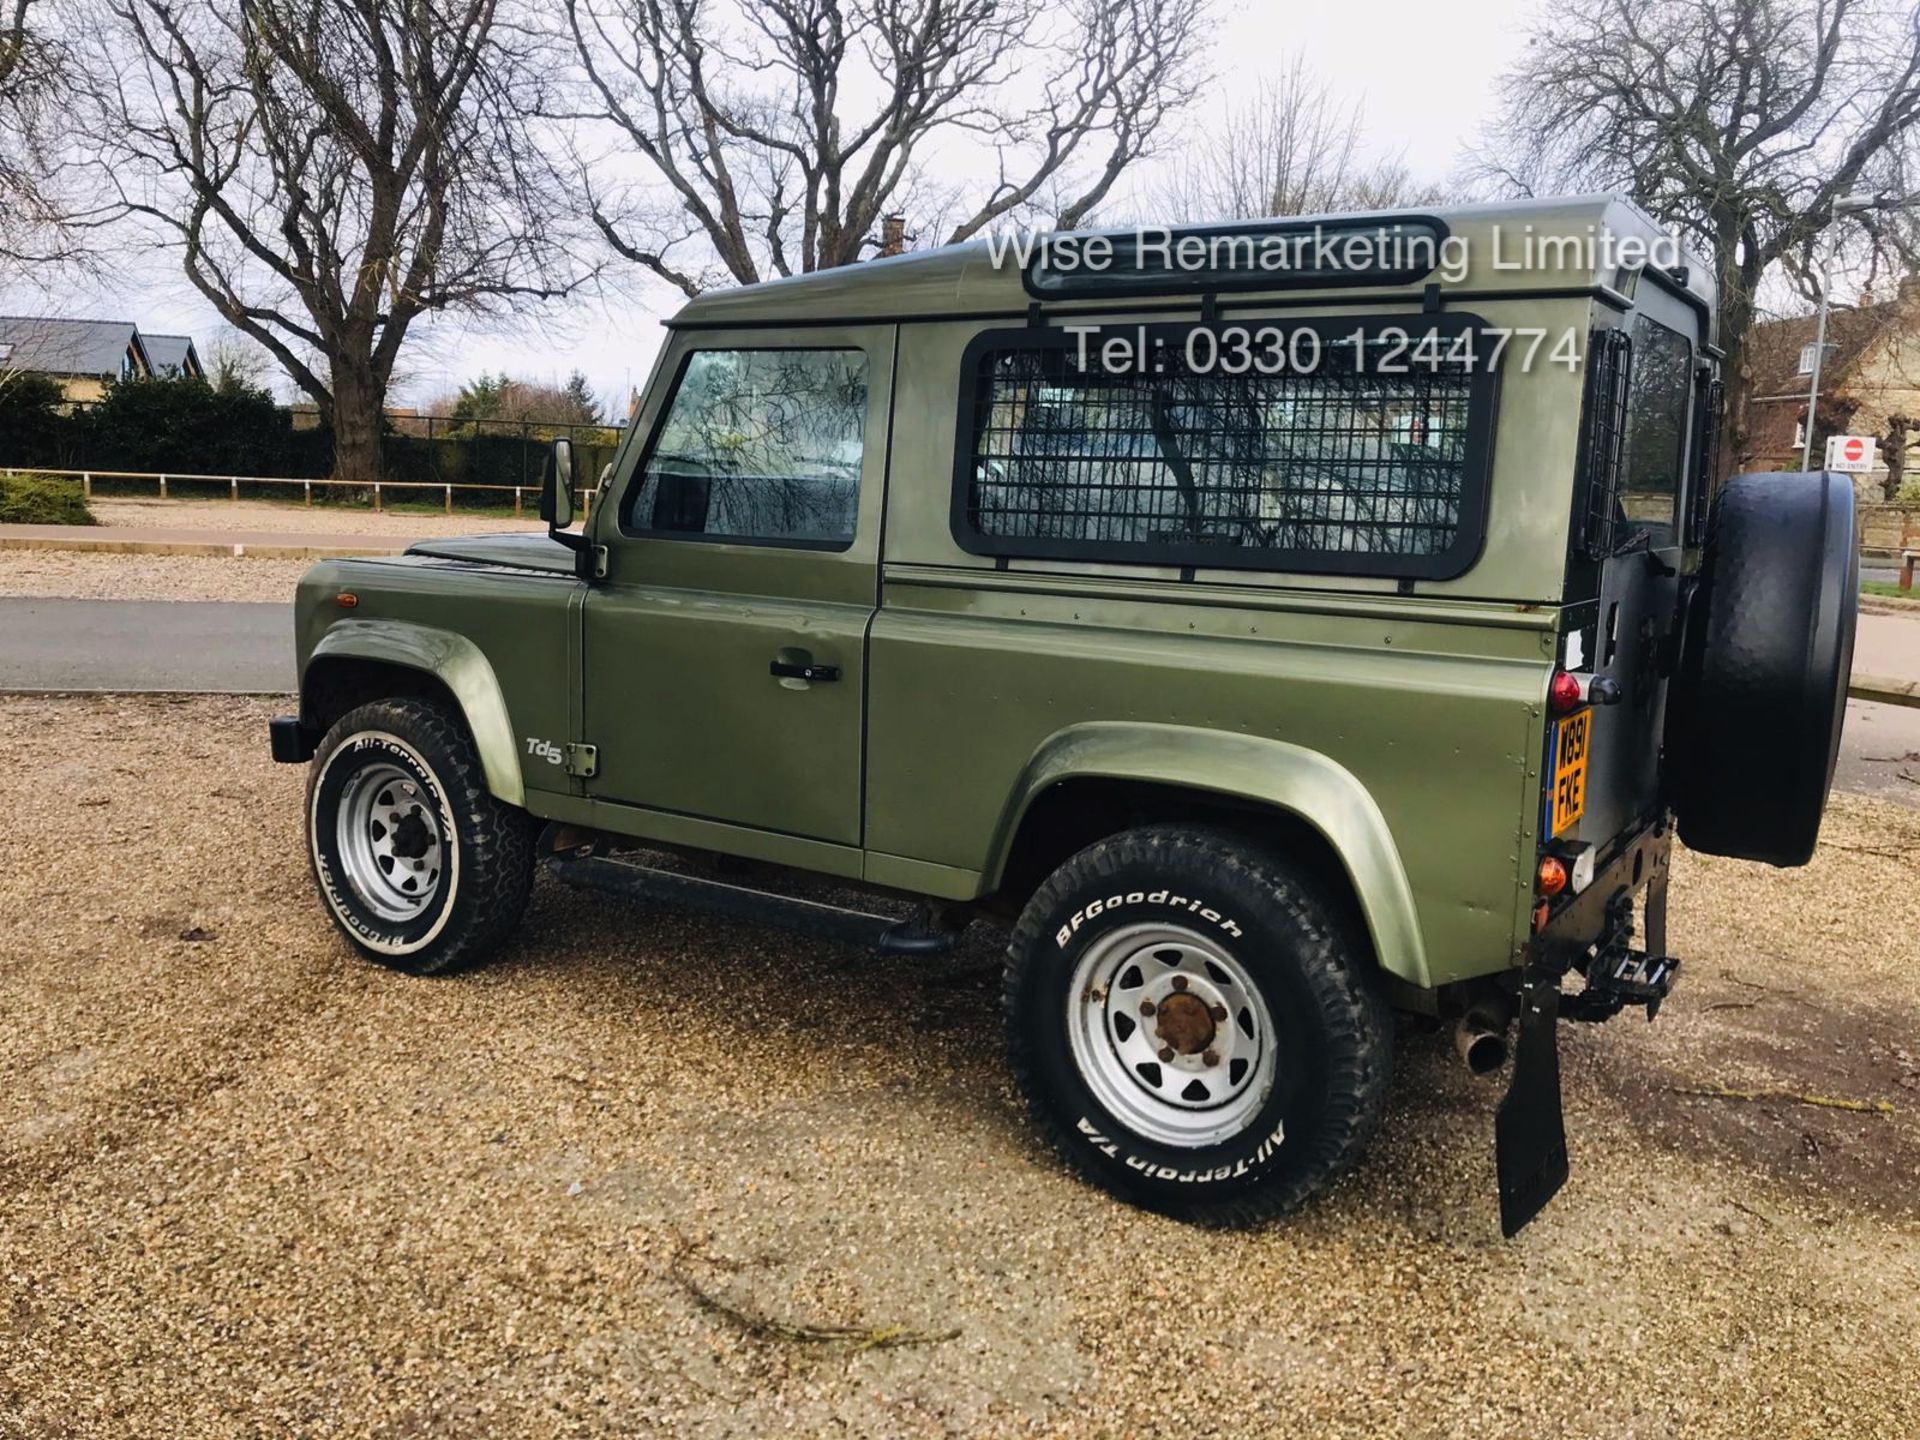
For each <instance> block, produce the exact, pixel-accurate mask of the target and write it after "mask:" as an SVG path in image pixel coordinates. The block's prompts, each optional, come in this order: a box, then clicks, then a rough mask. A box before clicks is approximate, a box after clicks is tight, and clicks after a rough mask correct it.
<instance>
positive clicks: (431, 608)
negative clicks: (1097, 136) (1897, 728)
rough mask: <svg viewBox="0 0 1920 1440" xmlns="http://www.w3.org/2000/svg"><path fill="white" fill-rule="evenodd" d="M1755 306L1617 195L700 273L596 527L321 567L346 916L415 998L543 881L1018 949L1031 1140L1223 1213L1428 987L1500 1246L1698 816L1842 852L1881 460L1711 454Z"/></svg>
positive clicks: (308, 678)
mask: <svg viewBox="0 0 1920 1440" xmlns="http://www.w3.org/2000/svg"><path fill="white" fill-rule="evenodd" d="M1714 309H1715V307H1714V295H1713V290H1712V283H1711V279H1710V275H1709V272H1708V271H1707V270H1706V269H1704V268H1703V267H1702V266H1701V265H1699V264H1698V263H1697V262H1695V261H1692V260H1690V259H1689V258H1688V257H1687V256H1686V255H1684V254H1683V253H1681V252H1680V250H1679V249H1678V247H1677V245H1676V244H1675V243H1674V242H1673V240H1672V238H1671V237H1670V236H1667V235H1665V234H1663V233H1662V232H1661V231H1660V229H1659V228H1658V227H1657V226H1656V225H1654V224H1653V223H1652V222H1651V221H1650V220H1648V219H1647V218H1646V217H1645V216H1644V215H1642V214H1640V213H1639V212H1638V211H1636V210H1634V209H1633V208H1632V207H1630V206H1629V205H1627V204H1625V203H1623V202H1621V201H1619V200H1617V199H1611V198H1607V197H1599V198H1586V199H1569V200H1546V201H1535V202H1527V203H1525V204H1512V205H1500V206H1480V207H1473V208H1462V209H1455V210H1446V211H1435V212H1412V211H1402V212H1392V213H1382V214H1370V215H1355V216H1340V217H1327V218H1322V219H1305V220H1286V221H1261V222H1254V223H1246V224H1234V225H1219V226H1203V227H1196V228H1190V229H1184V230H1175V231H1165V230H1154V229H1150V228H1145V227H1143V228H1139V229H1135V230H1133V231H1129V232H1117V231H1116V232H1111V233H1104V234H1100V235H1079V236H1073V237H1064V236H1053V237H1049V236H1041V237H1037V238H1036V237H1032V236H1022V237H1019V238H1018V240H1009V241H1005V242H1002V241H999V240H996V241H994V242H991V243H980V244H973V245H965V246H957V247H950V248H947V249H941V250H935V251H931V252H926V253H917V254H909V255H905V256H900V257H897V258H887V259H880V260H875V261H873V262H870V263H866V264H861V265H857V266H850V267H847V268H844V269H837V270H830V271H825V272H822V273H818V274H812V275H807V276H804V277H798V278H794V279H790V280H781V281H776V282H774V283H771V284H764V285H754V286H749V287H747V288H744V289H737V290H729V291H724V292H716V293H712V294H708V295H703V296H701V297H700V298H699V299H697V300H694V301H693V302H691V303H690V304H688V305H687V306H686V307H685V308H684V309H682V310H681V311H680V313H679V314H678V315H677V316H676V317H675V318H674V319H673V320H672V321H671V322H670V326H669V334H668V338H667V340H666V342H665V345H664V347H663V349H662V352H661V355H660V359H659V362H658V365H657V366H656V368H655V371H654V374H653V378H652V380H651V381H650V383H649V384H648V387H647V390H646V394H645V398H644V400H643V401H642V402H641V403H640V405H639V407H638V409H637V411H636V412H635V414H634V416H633V421H632V424H631V425H630V426H629V427H628V429H627V431H626V434H625V437H624V439H623V441H622V443H621V445H620V447H619V449H618V452H617V454H616V455H615V457H614V459H613V461H612V463H611V464H610V465H609V466H607V467H606V470H605V472H604V473H603V474H602V475H601V476H600V477H599V479H598V483H597V484H596V485H594V486H593V487H592V489H591V491H590V493H588V494H586V495H585V496H584V497H582V496H580V495H578V494H577V493H576V490H575V486H574V476H573V474H572V469H573V455H572V451H571V449H570V447H569V446H568V445H567V444H566V442H564V441H562V442H556V445H555V447H554V453H553V455H552V456H551V457H550V459H549V462H548V475H547V481H546V484H545V487H544V489H543V499H542V506H543V514H544V515H545V518H546V519H547V520H548V521H549V528H548V531H547V533H545V534H540V533H521V534H513V535H493V536H482V537H478V538H474V539H463V540H445V541H433V542H429V543H423V544H419V545H415V546H414V547H413V548H412V549H411V550H409V551H408V552H407V554H406V555H404V556H399V557H394V558H390V559H364V560H343V561H329V562H326V563H323V564H320V565H317V566H315V567H314V569H313V570H312V571H311V572H310V573H309V574H308V575H307V576H306V578H305V579H304V580H303V581H302V583H301V585H300V590H299V603H298V607H297V614H298V619H297V646H298V659H299V673H300V711H299V714H298V715H296V716H287V717H283V718H281V719H278V720H275V721H274V722H273V726H272V741H273V750H274V755H275V756H276V758H278V759H281V760H284V761H296V762H304V761H311V762H312V763H311V771H310V780H309V785H308V792H307V794H308V800H307V842H308V850H309V855H310V858H311V862H312V866H313V872H314V876H315V878H316V880H317V881H318V883H319V888H320V893H321V896H322V899H323V900H324V902H325V904H326V907H327V909H328V911H329V912H330V913H331V915H332V917H333V919H334V920H335V922H336V923H337V924H338V925H339V927H340V928H341V930H342V931H343V932H344V934H345V935H346V937H347V939H348V940H349V941H350V942H351V943H352V944H353V945H354V946H355V947H357V948H358V949H359V950H361V951H362V952H364V953H365V954H367V955H368V956H370V957H372V958H373V959H375V960H378V961H380V962H382V963H384V964H387V965H390V966H393V967H394V968H396V969H399V970H403V971H407V972H410V973H414V974H431V973H437V972H443V971H448V970H452V969H455V968H457V967H461V966H466V965H471V964H474V963H476V962H478V961H481V960H484V959H485V958H486V957H487V956H488V955H489V954H491V953H492V952H493V951H495V950H496V949H497V948H499V947H500V946H501V945H502V944H503V943H504V942H505V941H506V940H507V938H508V936H509V934H510V933H511V932H512V930H513V929H514V926H515V924H516V922H517V921H518V920H519V918H520V915H521V912H522V909H523V907H524V906H525V903H526V900H527V896H528V891H529V887H530V885H531V883H532V879H533V871H534V868H535V866H536V864H539V865H542V866H544V867H545V868H547V869H548V870H549V871H550V872H551V873H552V874H553V875H554V876H556V877H557V878H559V879H561V880H563V881H566V882H568V883H569V884H573V885H578V886H582V887H593V888H594V889H596V890H610V891H614V892H618V893H621V894H626V895H631V896H638V897H643V898H648V899H652V900H655V901H660V902H665V903H669V904H675V905H680V906H693V907H705V908H708V909H714V910H721V911H725V912H728V913H730V914H732V915H733V916H735V917H736V918H745V919H750V920H757V921H763V922H766V923H777V924H785V925H788V926H792V927H794V928H796V929H800V930H804V931H809V932H812V933H814V934H816V935H823V936H828V937H832V938H835V939H838V940H842V941H846V942H849V943H855V944H866V945H871V946H875V947H878V949H880V950H881V951H883V952H888V953H893V954H898V955H901V956H914V955H925V954H930V953H935V952H938V951H940V950H943V949H945V948H948V947H950V946H952V945H953V944H954V943H955V942H956V939H957V937H958V936H959V935H960V933H961V932H962V931H963V930H964V929H965V927H966V926H967V925H968V924H970V923H971V922H973V921H974V920H976V919H978V920H981V921H985V922H989V923H991V922H1005V923H1006V924H1007V925H1009V926H1010V940H1009V943H1008V948H1007V958H1006V977H1005V1023H1006V1029H1007V1039H1008V1045H1009V1049H1010V1052H1011V1056H1012V1063H1013V1068H1014V1070H1015V1072H1016V1074H1017V1076H1018V1078H1019V1082H1020V1084H1021V1085H1022V1086H1023V1087H1024V1089H1025V1092H1026V1094H1027V1096H1028V1097H1029V1099H1030V1101H1031V1104H1032V1109H1033V1113H1034V1115H1035V1117H1036V1118H1037V1120H1038V1122H1039V1124H1040V1125H1041V1127H1042V1128H1043V1129H1044V1130H1045V1131H1046V1132H1047V1133H1048V1134H1049V1136H1050V1137H1051V1138H1052V1139H1053V1141H1054V1142H1055V1143H1056V1144H1057V1146H1058V1148H1059V1150H1060V1151H1061V1152H1062V1153H1063V1154H1064V1156H1065V1157H1066V1158H1067V1159H1068V1160H1069V1161H1071V1162H1072V1163H1073V1164H1074V1165H1075V1166H1076V1167H1077V1168H1078V1169H1079V1170H1080V1171H1081V1172H1083V1173H1084V1174H1085V1175H1086V1176H1087V1177H1089V1178H1090V1179H1092V1180H1093V1181H1095V1182H1097V1183H1098V1184H1100V1185H1103V1186H1105V1187H1107V1188H1108V1189H1110V1190H1111V1191H1113V1192H1114V1193H1115V1194H1117V1195H1119V1196H1122V1197H1124V1198H1125V1199H1127V1200H1130V1201H1133V1202H1136V1203H1139V1204H1143V1205H1147V1206H1152V1207H1154V1208H1157V1209H1161V1210H1164V1211H1167V1212H1170V1213H1173V1214H1178V1215H1185V1216H1190V1217H1193V1218H1196V1219H1204V1220H1209V1221H1251V1220H1258V1219H1261V1218H1263V1217H1269V1216H1274V1215H1279V1214H1283V1213H1285V1212H1287V1211H1289V1210H1291V1209H1293V1208H1295V1207H1297V1206H1298V1205H1300V1204H1301V1203H1302V1201H1304V1200H1305V1199H1306V1198H1307V1197H1308V1196H1310V1195H1313V1194H1315V1193H1316V1192H1317V1191H1319V1190H1321V1189H1323V1188H1324V1187H1325V1186H1326V1185H1327V1184H1328V1183H1329V1182H1330V1181H1331V1180H1332V1179H1333V1178H1334V1177H1336V1176H1337V1175H1339V1174H1340V1173H1341V1172H1342V1171H1343V1170H1345V1169H1346V1168H1348V1167H1350V1166H1351V1165H1353V1164H1354V1163H1355V1162H1356V1160H1357V1159H1358V1158H1359V1156H1360V1155H1361V1153H1362V1151H1363V1150H1364V1148H1365V1146H1366V1144H1367V1141H1368V1138H1369V1136H1370V1135H1371V1133H1372V1132H1373V1130H1374V1128H1375V1126H1376V1124H1377V1123H1378V1121H1379V1118H1380V1113H1381V1108H1382V1104H1383V1102H1384V1098H1385V1096H1386V1093H1387V1085H1388V1074H1389V1067H1390V1061H1391V1048H1392V1040H1393V1034H1394V1022H1393V1019H1392V1012H1393V1010H1394V1009H1396V1008H1397V1009H1400V1010H1404V1011H1411V1012H1417V1013H1419V1014H1423V1015H1426V1016H1429V1017H1434V1018H1436V1019H1438V1020H1441V1021H1444V1022H1449V1023H1451V1024H1452V1025H1454V1026H1455V1028H1456V1031H1457V1038H1458V1042H1459V1048H1460V1051H1461V1054H1462V1056H1463V1058H1464V1059H1465V1061H1466V1062H1467V1064H1468V1065H1469V1066H1471V1067H1472V1068H1473V1069H1475V1070H1477V1071H1482V1072H1491V1071H1494V1070H1496V1069H1500V1068H1502V1067H1503V1066H1505V1065H1506V1063H1507V1060H1508V1056H1509V1049H1510V1042H1511V1053H1512V1066H1511V1080H1510V1083H1509V1088H1508V1090H1507V1093H1506V1097H1505V1099H1504V1101H1503V1102H1502V1103H1501V1105H1500V1109H1499V1113H1498V1117H1497V1121H1496V1127H1495V1128H1496V1136H1497V1151H1498V1154H1497V1170H1498V1180H1499V1196H1500V1210H1501V1221H1502V1225H1503V1227H1504V1228H1505V1230H1506V1231H1507V1232H1508V1233H1509V1234H1511V1233H1512V1232H1513V1231H1515V1230H1517V1229H1518V1228H1519V1227H1520V1226H1521V1225H1523V1224H1525V1223H1526V1222H1527V1220H1528V1219H1530V1218H1531V1217H1532V1216H1533V1215H1534V1214H1535V1213H1537V1211H1538V1210H1539V1209H1540V1207H1541V1206H1542V1205H1544V1204H1545V1203H1546V1202H1547V1200H1548V1199H1549V1198H1551V1196H1552V1195H1553V1194H1554V1192H1555V1191H1556V1190H1558V1188H1559V1187H1560V1185H1561V1184H1562V1183H1563V1181H1564V1179H1565V1177H1566V1173H1567V1150H1566V1139H1565V1133H1564V1129H1563V1126H1562V1121H1561V1110H1560V1080H1559V1064H1558V1050H1557V1039H1556V1034H1557V1025H1558V1022H1560V1021H1562V1020H1585V1021H1592V1020H1602V1019H1606V1018H1607V1017H1609V1016H1612V1015H1614V1014H1617V1013H1618V1012H1620V1011H1621V1010H1623V1009H1626V1008H1630V1007H1631V1008H1640V1009H1644V1010H1645V1011H1646V1012H1647V1014H1648V1015H1649V1016H1651V1015H1652V1014H1653V1012H1654V1011H1655V1010H1657V1009H1658V1008H1659V1006H1660V1004H1661V1002H1662V1001H1663V1000H1664V999H1665V998H1666V996H1667V994H1668V992H1669V990H1670V988H1671V987H1672V985H1673V983H1674V979H1675V975H1676V973H1677V971H1678V969H1679V962H1678V961H1677V960H1675V959H1674V958H1673V957H1672V956H1670V955H1669V954H1668V953H1667V949H1666V903H1667V884H1668V860H1669V854H1670V851H1671V848H1672V845H1673V840H1674V837H1675V835H1676V834H1677V835H1678V836H1679V837H1680V838H1681V839H1682V840H1684V841H1686V842H1687V844H1689V845H1690V846H1693V847H1694V848H1696V849H1699V850H1703V851H1710V852H1712V853H1715V854H1721V855H1734V856H1741V857H1745V858H1749V859H1754V860H1759V861H1765V862H1768V863H1772V864H1776V865H1797V864H1801V863H1803V862H1804V861H1805V860H1806V859H1807V858H1808V856H1809V855H1810V854H1811V852H1812V849H1813V845H1814V840H1815V837H1816V835H1817V832H1818V829H1819V824H1820V817H1821V811H1822V808H1823V806H1824V804H1825V799H1826V795H1827V790H1828V786H1829V784H1830V782H1831V779H1832V774H1833V765H1834V758H1835V754H1836V751H1837V748H1838V744H1839V731H1840V723H1841V718H1842V715H1843V712H1844V703H1845V702H1844V691H1845V677H1846V675H1847V672H1848V669H1849V666H1850V659H1851V650H1852V643H1853V627H1854V611H1855V597H1856V591H1857V589H1858V584H1857V570H1856V566H1857V559H1856V555H1857V551H1856V547H1855V536H1854V517H1853V492H1852V490H1851V489H1850V488H1849V486H1848V483H1847V481H1846V480H1845V479H1844V478H1843V477H1840V476H1835V475H1823V474H1804V475H1800V474H1796V475H1746V476H1741V477H1738V478H1736V479H1734V480H1732V481H1730V482H1728V483H1726V484H1725V485H1722V486H1718V487H1716V486H1715V485H1714V484H1713V476H1714V464H1715V460H1714V454H1715V437H1716V435H1717V433H1718V432H1719V429H1720V426H1721V419H1720V415H1721V406H1720V394H1721V386H1720V381H1719V380H1718V379H1717V378H1716V368H1717V360H1718V356H1719V352H1718V350H1717V349H1716V347H1715V337H1714ZM583 478H584V477H583ZM583 488H584V487H583ZM581 499H584V503H585V509H586V512H587V513H586V517H585V520H584V523H583V524H580V525H576V524H575V523H574V510H575V505H576V501H578V500H581ZM743 877H744V878H743Z"/></svg>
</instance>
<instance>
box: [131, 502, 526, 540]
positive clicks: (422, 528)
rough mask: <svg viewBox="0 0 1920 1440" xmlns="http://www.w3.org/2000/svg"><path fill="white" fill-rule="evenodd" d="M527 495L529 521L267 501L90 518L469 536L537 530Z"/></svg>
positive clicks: (145, 507)
mask: <svg viewBox="0 0 1920 1440" xmlns="http://www.w3.org/2000/svg"><path fill="white" fill-rule="evenodd" d="M533 498H534V497H533V496H532V495H531V493H529V495H528V508H527V515H528V517H529V518H524V519H520V520H515V519H514V518H513V517H512V516H511V515H508V516H504V517H503V516H497V515H472V514H468V515H462V514H459V513H457V512H456V513H455V514H452V515H395V514H393V513H392V512H391V511H385V510H375V509H374V508H373V507H372V506H371V505H315V506H314V507H312V508H311V509H309V508H308V507H306V506H304V505H279V504H276V503H274V502H273V501H271V500H159V499H151V500H143V499H125V498H107V499H96V500H95V501H94V502H93V515H94V518H95V519H96V520H98V521H99V522H100V523H101V524H102V525H153V526H159V527H162V528H166V529H194V530H284V531H286V532H287V533H288V534H290V535H298V534H303V533H311V532H313V531H316V530H318V531H322V532H328V533H332V534H336V535H418V536H427V535H474V534H478V533H480V532H482V531H494V532H499V531H502V530H538V529H540V528H541V524H540V520H539V517H538V516H537V515H535V514H534V512H533Z"/></svg>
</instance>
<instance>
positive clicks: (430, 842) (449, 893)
mask: <svg viewBox="0 0 1920 1440" xmlns="http://www.w3.org/2000/svg"><path fill="white" fill-rule="evenodd" d="M533 834H534V830H533V824H532V822H531V821H530V820H529V819H528V817H527V814H526V812H525V811H524V810H521V809H519V808H518V807H516V806H512V805H507V804H505V803H503V802H502V801H500V800H498V799H496V798H495V797H494V796H493V795H491V794H490V793H489V792H488V790H487V788H486V776H485V773H484V770H483V767H482V765H481V761H480V756H479V754H478V752H477V750H476V749H475V747H474V743H473V738H472V736H471V735H469V734H468V733H467V730H466V727H465V725H464V724H462V723H461V721H460V718H459V716H458V714H457V712H454V711H452V710H451V709H450V708H447V707H443V706H441V705H439V704H437V703H435V702H433V701H431V700H424V699H418V698H414V697H411V696H409V697H405V698H397V699H392V700H374V701H369V702H368V703H367V704H365V705H361V706H359V707H357V708H356V709H353V710H350V711H348V712H347V713H346V714H345V715H343V716H341V717H340V718H339V719H338V720H337V721H335V722H334V724H333V726H332V728H331V729H329V730H328V731H327V734H326V736H325V738H324V739H323V740H322V741H321V742H320V746H319V748H318V750H316V751H315V753H314V757H313V768H312V770H311V772H310V774H309V778H308V781H307V845H308V853H309V856H310V857H311V859H312V862H313V875H314V879H315V881H317V882H318V884H319V887H320V894H321V897H322V899H324V900H325V901H326V906H327V911H328V913H329V914H330V915H331V917H332V919H333V922H334V924H336V925H337V926H339V927H340V931H341V933H342V934H343V935H345V936H346V938H347V940H348V941H349V942H350V943H351V944H352V945H353V946H354V947H355V948H356V949H358V950H359V951H360V952H361V953H362V954H364V955H366V956H368V957H369V958H371V959H374V960H378V961H379V962H380V963H381V964H383V965H390V966H392V967H393V968H394V969H396V970H404V971H406V972H407V973H409V974H413V975H437V974H442V973H445V972H447V971H451V970H455V969H460V968H463V967H465V966H468V965H472V964H476V963H478V962H479V961H481V960H484V959H486V958H487V957H488V956H489V955H490V954H492V953H493V952H494V951H495V950H496V949H497V948H498V947H499V945H500V944H501V942H502V941H503V940H504V939H505V938H506V936H507V934H508V932H510V931H511V930H512V928H513V926H514V924H515V923H516V922H517V921H518V920H519V918H520V912H521V911H522V909H523V908H524V907H525V906H526V903H527V891H528V889H529V887H530V886H531V884H532V880H533Z"/></svg>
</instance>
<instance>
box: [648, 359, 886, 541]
mask: <svg viewBox="0 0 1920 1440" xmlns="http://www.w3.org/2000/svg"><path fill="white" fill-rule="evenodd" d="M866 423H867V357H866V356H865V355H864V354H863V353H862V352H860V351H858V350H698V351H695V352H694V353H693V354H692V355H690V356H688V357H687V361H686V366H685V368H684V369H683V370H682V371H681V373H680V380H679V383H678V384H677V385H676V386H675V387H674V394H673V400H672V402H671V403H670V404H669V406H668V408H667V414H666V419H665V421H664V422H663V423H662V424H661V426H660V430H659V433H658V434H657V435H656V437H655V438H654V442H653V448H652V449H651V450H650V451H649V452H648V455H647V458H646V460H645V462H644V463H643V465H642V467H641V472H640V477H639V483H638V484H637V485H635V486H633V487H632V488H631V489H630V490H629V492H628V493H629V497H630V498H629V499H628V501H627V507H626V511H625V513H624V514H623V515H622V516H621V522H622V525H623V527H624V528H625V529H626V530H628V531H629V532H632V533H636V534H650V535H658V536H663V537H672V536H680V537H685V538H694V537H702V536H703V537H706V538H708V539H716V540H733V541H746V542H749V543H758V544H763V545H798V546H809V547H815V548H821V549H844V548H846V547H847V546H848V545H850V544H852V543H853V531H854V522H855V519H856V517H857V516H858V514H859V508H860V460H861V449H862V443H863V438H864V436H865V434H866Z"/></svg>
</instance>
